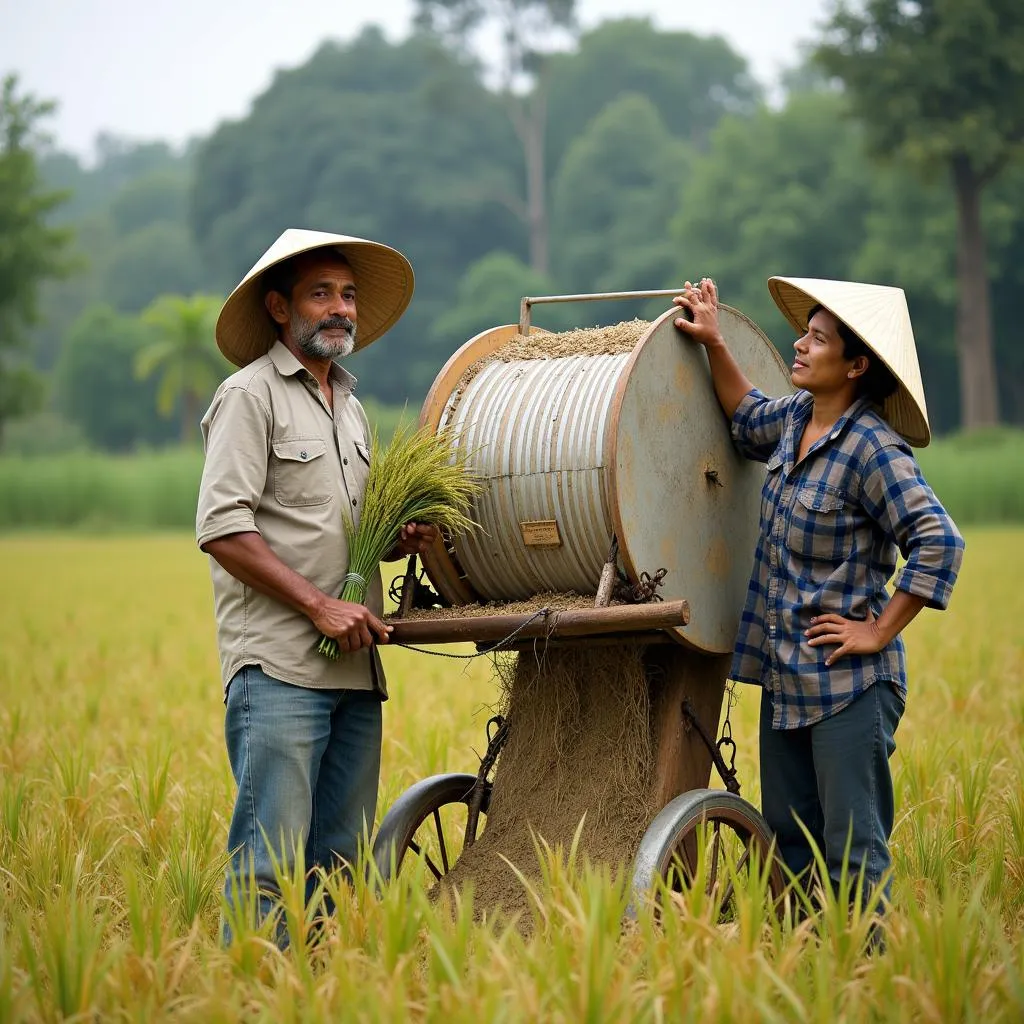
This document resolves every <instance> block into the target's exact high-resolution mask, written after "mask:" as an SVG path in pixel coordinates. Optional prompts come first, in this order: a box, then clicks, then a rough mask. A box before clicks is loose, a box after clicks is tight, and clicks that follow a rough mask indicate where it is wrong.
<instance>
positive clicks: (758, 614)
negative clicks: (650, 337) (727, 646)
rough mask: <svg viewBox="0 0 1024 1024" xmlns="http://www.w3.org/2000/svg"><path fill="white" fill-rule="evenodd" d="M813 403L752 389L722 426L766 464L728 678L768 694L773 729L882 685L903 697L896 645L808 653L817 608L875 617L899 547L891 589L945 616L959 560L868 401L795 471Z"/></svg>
mask: <svg viewBox="0 0 1024 1024" xmlns="http://www.w3.org/2000/svg"><path fill="white" fill-rule="evenodd" d="M812 402H813V399H812V398H811V396H810V395H809V394H808V393H807V392H806V391H798V392H797V393H796V394H794V395H787V396H786V397H784V398H775V399H769V398H766V397H765V396H764V395H763V394H761V392H760V391H758V390H756V389H755V390H753V391H751V392H750V393H749V394H748V395H746V397H744V399H743V400H742V401H741V402H740V404H739V407H738V408H737V409H736V413H735V415H734V416H733V421H732V437H733V440H734V441H735V443H736V445H737V447H738V448H739V450H740V452H741V453H742V454H743V455H745V456H746V457H747V458H749V459H755V460H757V461H759V462H765V463H767V472H766V476H765V483H764V490H763V491H762V496H761V532H760V537H759V539H758V543H757V551H756V554H755V557H754V568H753V571H752V573H751V576H750V583H749V585H748V589H747V599H746V603H745V605H744V608H743V615H742V617H741V619H740V627H739V633H738V636H737V639H736V648H735V653H734V655H733V663H732V671H731V676H732V678H733V679H736V680H739V681H741V682H745V683H754V684H757V685H759V686H764V687H765V689H767V690H769V691H771V695H772V703H773V707H774V714H773V718H772V726H773V728H776V729H795V728H798V727H800V726H805V725H811V724H812V723H814V722H818V721H820V720H821V719H824V718H828V717H829V716H830V715H834V714H836V712H838V711H841V710H842V709H843V708H844V707H846V706H847V705H848V704H850V703H851V702H852V701H853V700H854V699H856V698H857V697H858V696H860V694H862V693H863V692H864V691H865V690H866V689H867V688H868V687H869V686H871V685H872V684H873V683H876V682H880V681H883V680H885V681H889V682H891V683H894V684H895V685H896V686H898V687H899V689H900V690H901V692H903V693H904V694H905V692H906V686H907V673H906V660H905V657H904V648H903V640H902V639H901V638H900V637H897V638H896V639H895V640H894V641H893V642H892V643H890V644H889V645H888V646H887V647H886V648H885V649H884V650H882V651H879V652H878V653H877V654H865V655H846V656H844V657H843V658H841V659H840V660H839V661H837V662H836V663H835V664H834V665H831V666H829V667H826V665H825V658H826V657H828V652H829V650H834V648H830V647H828V646H823V647H811V646H809V645H808V643H807V638H806V637H805V636H804V631H805V630H806V629H807V628H808V626H809V625H810V620H811V617H812V616H814V615H819V614H821V613H823V612H836V613H838V614H839V615H842V616H845V617H848V618H854V619H863V618H865V617H866V612H867V609H868V608H870V609H871V611H872V613H873V614H874V615H875V616H876V617H877V616H878V615H880V614H881V612H882V609H883V608H884V607H885V605H886V603H887V602H888V600H889V596H888V593H887V592H886V589H885V585H886V583H887V582H888V581H889V580H890V579H891V577H892V575H893V573H894V572H895V570H896V559H897V553H898V552H899V553H902V555H903V557H904V559H905V560H906V562H905V565H904V566H903V568H902V569H901V570H900V573H899V577H898V578H897V580H896V587H897V589H899V590H905V591H907V592H909V593H911V594H916V595H918V596H920V597H923V598H924V599H925V602H926V603H927V604H928V605H929V606H930V607H933V608H945V607H946V605H947V604H948V602H949V597H950V592H951V591H952V588H953V583H954V582H955V580H956V576H957V572H958V571H959V569H960V562H961V560H962V558H963V551H964V541H963V538H962V537H961V536H960V532H959V531H958V530H957V528H956V526H955V524H954V523H953V520H952V519H950V518H949V515H948V514H947V513H946V510H945V509H944V508H943V507H942V505H941V504H940V503H939V500H938V498H936V497H935V494H934V492H933V491H932V489H931V488H930V487H929V486H928V484H927V483H925V480H924V478H923V477H922V475H921V470H920V469H919V468H918V465H917V462H916V460H915V459H914V456H913V455H912V454H911V451H910V448H909V446H908V445H907V443H906V442H905V441H904V440H903V439H902V438H900V437H898V436H897V435H896V434H895V433H893V431H892V428H891V427H889V425H888V424H887V423H886V422H885V420H883V419H882V418H881V417H880V416H879V415H878V413H877V412H876V411H875V409H874V406H872V405H871V403H870V402H869V401H868V400H867V399H862V400H860V401H858V402H857V403H855V404H854V405H853V406H851V407H850V409H848V410H847V412H846V414H845V415H844V416H843V417H842V418H841V419H839V420H838V421H837V422H836V424H835V425H834V427H833V428H832V430H831V431H830V432H829V433H828V434H826V435H825V436H824V437H822V438H821V439H820V440H818V441H817V442H815V444H814V445H812V447H811V449H810V450H809V451H808V453H807V455H806V457H805V458H804V460H803V461H802V462H801V463H799V464H797V462H796V458H797V450H798V446H799V442H800V437H801V435H802V433H803V430H804V427H805V426H806V424H807V422H808V421H809V420H810V417H811V407H812Z"/></svg>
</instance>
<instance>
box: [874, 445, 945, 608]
mask: <svg viewBox="0 0 1024 1024" xmlns="http://www.w3.org/2000/svg"><path fill="white" fill-rule="evenodd" d="M863 483H864V494H863V503H864V508H865V510H866V511H867V513H868V515H870V516H871V517H872V519H874V520H875V521H876V522H877V523H878V524H879V526H881V528H882V529H883V530H885V531H886V532H887V533H888V534H889V535H890V536H892V537H893V538H894V539H895V541H896V544H897V545H898V546H899V549H900V553H901V554H902V555H903V557H904V558H905V559H906V564H905V565H904V567H903V569H902V570H901V572H900V574H899V577H898V578H897V580H896V588H897V589H898V590H904V591H906V592H907V593H909V594H914V595H916V596H917V597H921V598H923V599H924V601H925V603H926V604H928V605H929V607H932V608H940V609H942V608H945V607H946V606H947V605H948V604H949V598H950V595H951V594H952V591H953V584H954V583H955V582H956V577H957V574H958V573H959V571H960V563H961V562H962V561H963V555H964V539H963V537H962V536H961V535H960V531H959V530H958V529H957V528H956V524H955V523H954V522H953V520H952V519H951V518H950V517H949V514H948V513H947V512H946V510H945V509H944V508H943V507H942V504H941V502H940V501H939V499H938V498H937V497H936V496H935V492H934V491H933V490H932V489H931V488H930V487H929V486H928V484H927V483H926V482H925V479H924V477H923V476H922V475H921V470H920V468H919V467H918V465H917V461H916V460H915V459H914V457H913V455H911V454H910V452H908V451H906V450H904V449H903V448H901V447H899V446H897V445H890V446H886V447H883V448H879V449H877V450H876V451H875V452H874V453H873V454H872V455H871V456H870V458H869V459H868V462H867V465H866V467H865V473H864V480H863Z"/></svg>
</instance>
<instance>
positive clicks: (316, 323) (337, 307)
mask: <svg viewBox="0 0 1024 1024" xmlns="http://www.w3.org/2000/svg"><path fill="white" fill-rule="evenodd" d="M287 308H288V322H287V331H288V334H289V335H290V336H291V340H292V341H293V343H294V344H295V346H296V347H297V348H298V349H299V350H300V351H301V352H302V353H303V354H304V355H306V356H308V357H309V358H310V359H315V360H318V361H319V360H329V359H342V358H344V357H345V356H347V355H350V354H351V352H352V349H353V348H354V347H355V343H356V282H355V277H354V275H353V273H352V268H351V267H350V266H348V264H347V263H343V262H341V261H340V260H339V259H338V258H337V257H336V256H332V255H330V254H326V253H325V254H318V253H314V254H313V256H312V257H311V258H310V259H309V260H307V261H306V262H305V264H304V265H303V270H302V273H301V276H300V277H299V279H298V281H296V282H295V287H294V288H293V289H292V295H291V301H290V302H289V303H288V304H287Z"/></svg>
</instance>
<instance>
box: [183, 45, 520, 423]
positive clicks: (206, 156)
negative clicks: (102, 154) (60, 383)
mask: <svg viewBox="0 0 1024 1024" xmlns="http://www.w3.org/2000/svg"><path fill="white" fill-rule="evenodd" d="M503 120H504V119H503V114H502V109H501V106H500V102H499V100H498V99H497V98H496V97H494V96H493V95H491V94H490V93H488V92H487V90H485V89H484V88H483V86H482V85H481V84H480V83H479V81H478V79H477V77H476V75H475V73H474V71H473V69H472V68H469V67H467V66H466V65H465V64H464V63H461V62H459V61H458V60H457V59H456V58H455V57H454V56H453V55H452V53H451V52H449V51H448V50H446V49H444V48H443V47H442V46H441V45H440V44H439V43H438V41H437V40H434V39H429V38H427V37H425V36H422V35H421V36H417V37H415V38H410V39H408V40H406V41H404V42H402V43H400V44H397V45H392V44H390V43H389V42H388V41H387V40H386V39H385V38H384V36H383V35H382V34H381V33H380V32H379V31H376V30H371V29H367V30H366V31H364V32H363V33H362V34H361V35H360V36H359V37H357V38H356V39H354V40H352V41H350V42H348V43H345V44H337V43H331V44H325V45H324V46H323V47H321V49H320V50H318V51H317V53H316V54H315V55H314V56H313V57H312V58H311V59H310V60H309V61H308V62H307V63H306V64H305V65H303V66H301V67H299V68H295V69H294V70H291V71H286V72H281V73H279V74H278V75H277V77H276V78H275V81H274V83H273V84H272V85H271V86H270V88H269V89H268V90H267V91H266V92H265V93H264V94H263V95H261V96H260V97H258V98H257V100H256V101H255V103H254V104H253V109H252V112H251V114H250V115H249V116H247V117H246V118H245V119H244V120H242V121H238V122H234V123H229V124H225V125H222V126H221V127H220V128H219V129H217V131H216V132H215V133H214V134H213V135H212V136H211V137H210V138H209V139H208V140H207V142H206V143H205V144H204V145H203V146H202V147H201V149H200V150H199V152H198V153H197V154H196V180H195V194H194V197H193V203H192V218H193V219H192V224H193V231H194V233H195V236H196V240H197V242H198V244H199V246H200V248H201V251H202V253H203V255H204V257H205V260H206V265H207V266H208V267H209V269H210V270H211V272H212V275H213V276H212V278H211V281H210V284H209V285H208V286H207V287H210V288H213V289H223V290H228V289H230V288H232V287H234V285H235V284H236V283H237V282H238V280H239V278H240V277H241V276H242V274H243V273H244V272H245V271H246V270H248V269H249V267H250V266H252V264H253V263H255V262H256V260H257V259H258V258H259V256H260V254H261V253H262V252H263V251H264V249H266V247H267V246H268V245H269V244H270V243H271V242H272V241H273V239H274V238H275V236H276V235H277V234H278V233H279V232H280V231H282V230H283V229H284V228H288V227H307V228H317V229H320V230H324V231H340V232H343V233H345V234H352V235H361V236H363V237H368V238H374V239H378V240H379V241H382V242H387V243H388V244H391V245H394V246H396V247H397V248H399V249H401V250H402V251H403V252H404V253H405V254H406V255H407V256H408V257H409V259H410V260H411V261H412V265H413V267H414V268H415V272H416V294H415V296H414V298H413V301H412V305H411V306H410V308H409V310H408V312H407V313H406V314H405V316H404V317H403V318H402V319H401V321H399V323H398V324H396V325H395V327H394V328H392V330H391V331H389V332H388V336H387V338H386V339H384V340H383V341H382V342H380V343H378V344H374V345H370V346H368V347H367V348H365V349H363V350H361V351H360V352H358V353H356V355H355V356H354V357H353V361H354V372H356V373H357V374H358V375H359V376H360V378H365V382H366V384H367V385H368V386H369V389H371V390H372V391H373V393H374V394H375V395H376V396H377V397H378V398H380V399H382V400H384V401H387V402H391V403H400V402H402V401H403V400H404V399H405V398H407V397H409V396H411V395H422V394H424V393H425V392H426V389H427V387H428V386H429V385H430V382H431V381H432V380H433V377H434V373H436V371H437V367H438V366H440V364H441V363H442V362H443V361H444V359H445V358H447V356H448V355H449V354H450V350H449V349H448V348H442V346H441V343H440V342H438V341H432V340H431V338H430V337H429V325H430V324H431V323H433V321H434V320H436V319H437V317H438V316H439V315H440V314H441V313H443V312H444V311H445V310H446V309H447V308H448V306H449V305H450V303H451V301H452V298H453V295H454V292H455V287H456V285H457V284H458V281H459V279H460V278H461V276H462V274H463V272H464V270H465V268H466V267H467V266H469V265H470V264H472V263H474V262H475V261H476V260H478V259H480V257H482V256H483V255H485V254H486V253H488V252H490V251H491V250H492V249H495V248H508V249H510V250H512V251H515V252H518V251H521V250H523V249H525V238H524V232H523V231H522V229H521V227H520V225H519V224H518V223H517V222H516V220H515V218H514V217H513V216H512V215H511V214H510V213H509V212H508V210H506V209H505V208H504V207H503V206H502V205H501V203H500V202H499V201H498V200H497V199H496V195H497V193H498V192H499V191H500V183H501V182H507V181H508V180H509V176H510V170H509V169H510V168H512V169H515V170H517V169H518V167H519V162H518V156H517V151H516V145H515V140H514V138H511V132H509V131H508V130H507V128H506V127H504V126H503V123H502V122H503ZM364 388H365V385H364V383H363V380H362V379H361V381H360V392H361V393H365V391H364Z"/></svg>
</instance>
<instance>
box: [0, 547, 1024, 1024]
mask: <svg viewBox="0 0 1024 1024" xmlns="http://www.w3.org/2000/svg"><path fill="white" fill-rule="evenodd" d="M966 532H967V553H966V558H965V563H964V568H963V572H962V575H961V579H960V581H959V582H958V584H957V588H956V591H955V593H954V595H953V600H952V603H951V606H950V609H949V610H948V611H947V612H944V613H941V614H940V613H937V612H930V611H925V612H923V613H922V614H921V615H920V616H919V617H918V619H917V620H916V621H915V622H914V623H912V625H911V627H910V628H909V630H908V632H907V645H908V659H909V671H910V698H909V702H908V708H907V713H906V715H905V717H904V720H903V722H902V723H901V725H900V728H899V731H898V733H897V736H896V741H897V747H898V749H897V753H896V755H895V758H894V761H893V767H894V778H895V785H896V799H897V824H896V829H895V832H894V836H893V853H894V859H895V879H894V889H893V896H894V904H895V906H894V909H893V911H892V913H891V914H890V917H889V926H888V929H889V934H888V939H889V941H888V952H887V953H886V955H885V956H882V957H877V958H866V957H865V956H864V955H863V951H862V947H863V942H864V939H865V936H866V927H865V922H864V921H863V920H862V919H854V920H853V921H849V922H848V921H847V919H846V916H845V914H843V913H841V912H839V908H837V907H835V906H831V907H826V908H825V910H824V912H823V913H822V914H821V915H820V916H819V917H817V918H815V919H812V920H810V921H808V922H804V923H803V924H801V925H797V926H791V925H786V926H783V925H780V924H779V923H778V922H776V921H775V920H774V918H772V916H771V915H770V914H766V913H765V907H764V902H763V897H762V895H761V893H760V891H759V886H758V882H757V879H756V878H755V879H753V880H752V881H751V883H750V884H749V885H748V886H747V887H745V888H744V889H743V890H742V891H741V893H740V895H739V897H738V899H737V910H736V913H735V915H734V920H733V921H732V922H731V923H730V924H728V925H725V926H722V925H718V924H716V923H715V919H714V915H713V908H712V907H711V906H709V901H708V900H706V899H705V898H703V896H702V894H700V893H694V894H692V896H687V897H683V898H680V899H678V900H677V901H676V902H675V903H674V904H673V907H672V912H671V913H669V914H666V915H664V917H663V920H662V923H661V924H660V925H659V924H658V923H657V922H656V921H655V920H654V918H653V916H652V915H651V914H650V913H649V912H647V911H642V912H641V914H640V916H639V919H638V920H637V921H636V922H635V923H632V924H628V925H626V926H623V925H622V924H621V916H622V910H623V907H624V902H625V899H626V897H627V895H628V894H627V893H626V892H625V891H624V889H623V887H622V886H621V885H620V884H619V883H617V882H615V881H614V880H613V879H612V878H611V876H610V874H609V871H608V868H607V866H600V865H598V866H594V865H586V864H581V863H578V862H577V863H575V864H571V863H570V864H568V865H566V864H565V863H563V862H562V860H561V859H560V858H557V857H548V858H547V859H546V866H545V870H544V871H543V873H542V878H541V881H540V882H539V883H537V888H536V899H535V900H534V901H533V903H532V905H531V908H530V914H531V916H532V918H533V920H534V937H533V938H532V939H531V940H525V939H524V938H523V937H522V936H521V935H520V933H519V931H517V930H516V929H515V928H510V927H507V926H505V925H503V924H502V923H501V922H491V923H490V924H481V923H478V922H475V921H474V920H473V916H472V914H471V912H470V909H471V908H470V901H469V897H467V899H466V902H465V904H464V906H463V907H462V909H461V910H459V911H457V912H456V913H455V914H454V915H453V914H452V913H450V912H449V911H448V909H447V908H445V907H444V906H440V905H436V904H434V903H431V902H430V900H429V899H428V898H427V896H426V893H425V886H423V885H422V883H421V880H417V879H415V878H412V879H405V880H402V881H400V882H399V883H398V884H396V885H393V886H391V887H389V888H388V889H387V890H386V891H385V892H384V894H383V896H382V897H380V898H378V897H377V896H376V895H375V894H374V893H373V891H372V890H371V889H370V888H368V887H366V886H359V887H357V889H356V890H355V891H354V892H349V891H348V890H347V889H345V888H344V886H343V884H342V883H341V882H340V881H339V879H337V878H336V877H328V878H326V879H324V880H323V881H322V885H323V886H324V887H326V888H329V889H331V890H332V891H333V892H334V894H335V895H336V897H337V899H338V903H339V906H340V911H339V913H338V915H337V918H336V919H335V920H334V921H333V922H332V924H331V926H330V929H329V931H328V934H327V937H326V941H325V943H324V945H323V946H322V947H320V949H319V950H317V951H315V952H312V953H310V954H309V955H308V956H302V955H299V953H297V952H295V951H293V952H291V953H287V954H280V953H278V952H276V951H275V950H274V949H273V948H271V947H269V946H268V945H267V943H266V941H265V940H266V936H265V934H264V933H262V932H260V931H258V930H255V929H252V928H247V929H243V930H242V931H241V939H240V941H239V942H237V943H236V944H235V945H234V946H233V947H232V948H231V949H230V950H227V951H225V950H222V949H220V948H219V946H218V944H217V941H216V932H217V921H218V915H219V913H220V911H221V903H220V896H219V888H220V877H221V865H222V863H223V848H224V844H225V838H226V828H227V825H226V818H227V815H228V814H229V812H230V807H231V801H232V793H233V783H232V781H231V777H230V773H229V770H228V766H227V760H226V756H225V753H224V741H223V706H222V704H221V692H220V690H221V688H220V682H219V674H218V666H217V657H216V651H215V648H214V641H213V624H212V607H211V605H212V601H211V593H210V585H209V576H208V568H207V563H206V560H205V558H203V557H202V556H201V555H199V554H198V552H196V550H195V548H194V544H193V542H192V540H191V538H190V537H189V536H188V535H187V534H183V535H163V536H141V535H129V536H120V537H69V536H65V535H60V534H53V533H51V534H45V535H38V534H27V533H26V534H22V535H19V536H16V537H8V538H3V539H0V565H2V566H3V578H4V586H3V588H2V589H0V1021H4V1022H6V1021H56V1020H62V1019H69V1018H71V1019H76V1020H82V1021H85V1020H89V1021H93V1020H123V1021H147V1022H148V1021H165V1020H168V1021H169V1020H172V1019H173V1020H175V1021H178V1020H185V1021H196V1022H207V1021H233V1020H239V1019H244V1020H247V1021H259V1022H262V1021H266V1022H277V1021H286V1022H287V1021H300V1020H301V1021H305V1022H319V1021H324V1022H327V1021H338V1020H358V1021H444V1022H445V1024H461V1022H463V1021H465V1022H473V1024H479V1022H481V1021H539V1020H544V1021H564V1022H577V1021H606V1020H607V1021H630V1022H631V1021H651V1022H656V1021H663V1020H683V1021H689V1020H693V1021H715V1020H722V1021H729V1020H750V1021H754V1020H758V1021H760V1020H764V1021H780V1022H781V1021H790V1020H800V1021H803V1020H807V1021H851V1022H859V1021H865V1022H867V1021H897V1022H903V1021H907V1022H910V1021H936V1022H938V1021H985V1022H996V1024H1001V1022H1006V1024H1016V1022H1019V1021H1020V1020H1021V1019H1024V787H1022V783H1021V780H1022V778H1024V649H1022V648H1024V635H1022V633H1021V629H1020V623H1021V621H1022V620H1024V591H1022V589H1021V587H1020V585H1019V581H1020V579H1021V577H1022V576H1024V530H1022V529H1020V528H1006V527H1003V528H989V529H978V528H975V529H969V530H968V531H966ZM383 657H384V659H385V665H386V669H387V672H388V676H389V684H390V689H391V693H392V699H391V700H390V701H389V702H388V704H387V705H385V714H384V730H385V731H384V746H383V757H382V775H381V794H380V804H379V807H378V820H379V818H380V816H381V815H382V814H383V812H384V811H385V810H386V809H387V807H388V806H389V805H390V804H391V803H392V802H393V801H394V799H395V798H396V797H397V796H398V794H399V793H401V792H402V791H403V790H404V789H405V788H406V787H408V786H409V785H410V784H411V783H412V782H414V781H417V780H419V779H421V778H423V777H425V776H427V775H431V774H433V773H436V772H439V771H469V770H473V769H474V768H475V767H476V765H477V754H476V753H475V751H480V750H481V749H482V746H483V743H482V741H483V738H484V724H485V722H486V719H487V717H488V715H489V713H490V711H489V705H490V704H491V703H493V701H494V700H495V697H496V689H495V685H494V683H493V681H492V680H491V678H490V674H489V667H488V666H487V664H486V662H485V660H484V659H481V660H478V661H475V662H470V663H468V667H466V666H467V663H461V662H451V661H447V660H444V659H440V658H429V657H426V656H424V655H419V654H415V653H413V652H409V651H404V650H399V649H391V650H384V651H383ZM757 714H758V701H757V696H756V693H755V692H754V691H752V690H750V689H749V688H745V689H742V690H741V692H740V699H739V703H738V705H737V706H736V708H735V709H734V711H733V723H734V731H735V735H736V739H737V742H738V744H739V757H738V759H737V766H738V768H739V772H740V780H741V782H742V785H743V794H744V796H745V797H746V798H747V799H749V800H751V801H752V802H754V803H755V804H756V803H758V801H759V793H758V785H757V749H756V748H757V742H756V736H757ZM610 756H614V755H613V752H612V753H611V754H610ZM294 888H295V886H294V884H293V890H294ZM289 909H290V912H291V914H292V917H293V920H294V922H295V931H296V934H300V933H301V932H302V929H303V927H304V926H303V925H302V924H301V918H302V908H301V906H300V905H298V903H297V902H296V899H295V895H294V892H293V894H292V897H291V902H290V904H289Z"/></svg>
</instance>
